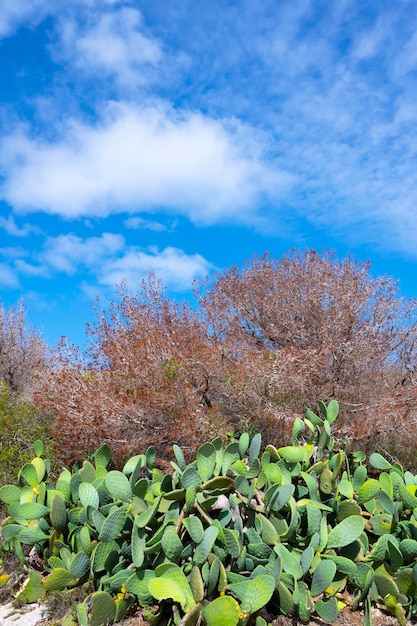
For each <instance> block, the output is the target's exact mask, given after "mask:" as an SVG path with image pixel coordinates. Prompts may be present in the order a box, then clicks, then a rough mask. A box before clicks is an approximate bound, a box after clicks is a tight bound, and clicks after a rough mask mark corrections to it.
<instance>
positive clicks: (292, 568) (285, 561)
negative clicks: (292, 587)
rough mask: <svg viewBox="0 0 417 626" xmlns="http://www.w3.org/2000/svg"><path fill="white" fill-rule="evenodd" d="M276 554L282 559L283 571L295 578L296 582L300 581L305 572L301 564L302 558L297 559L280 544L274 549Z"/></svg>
mask: <svg viewBox="0 0 417 626" xmlns="http://www.w3.org/2000/svg"><path fill="white" fill-rule="evenodd" d="M274 552H276V554H278V556H280V557H281V560H282V569H283V570H284V572H286V573H287V574H290V576H293V577H294V578H295V579H296V580H299V579H300V578H301V577H302V575H303V570H302V567H301V563H300V558H301V556H300V558H297V556H295V555H294V554H293V553H292V552H291V551H290V550H289V549H288V548H287V547H286V546H284V544H282V543H279V544H278V545H276V546H275V547H274Z"/></svg>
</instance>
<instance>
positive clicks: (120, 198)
mask: <svg viewBox="0 0 417 626" xmlns="http://www.w3.org/2000/svg"><path fill="white" fill-rule="evenodd" d="M0 162H1V165H2V169H3V171H4V172H5V174H6V179H5V183H4V185H3V197H4V198H5V199H6V200H7V201H8V202H9V203H10V204H12V205H13V206H14V207H15V208H17V209H20V210H25V211H31V210H43V211H46V212H48V213H54V214H58V215H61V216H63V217H66V218H76V217H81V216H93V215H96V216H105V215H109V214H111V213H115V212H120V211H132V212H133V211H134V212H137V211H138V210H142V211H143V210H145V211H146V210H148V211H152V210H154V209H155V208H158V209H162V210H167V211H171V212H176V213H181V214H183V215H186V216H187V217H189V218H190V219H191V220H192V221H193V222H195V223H201V224H209V223H216V222H218V221H221V220H224V219H230V218H233V219H236V220H239V221H245V220H247V219H250V217H252V216H253V214H254V213H255V211H256V208H257V205H258V203H260V202H262V200H263V199H265V198H266V197H276V196H277V195H278V194H279V192H280V191H282V190H283V189H286V188H287V187H288V186H289V185H290V184H291V183H292V181H293V179H292V177H290V176H289V175H288V174H286V173H285V172H282V171H278V170H277V169H274V168H273V167H271V166H269V165H268V163H267V162H266V161H265V160H263V158H262V155H261V146H260V145H259V143H258V141H257V140H256V138H255V137H254V136H253V133H250V132H248V130H246V129H245V128H244V127H242V126H241V125H239V124H237V123H236V124H234V126H230V125H229V126H226V124H225V123H222V122H220V121H215V120H213V119H211V118H209V117H206V116H204V115H202V114H200V113H196V112H190V111H183V112H176V111H174V110H172V109H171V108H168V107H167V106H164V105H163V104H162V103H158V104H155V105H154V106H153V107H149V106H148V107H134V106H132V105H127V104H125V105H123V104H111V105H109V106H108V107H107V109H106V110H105V112H104V114H103V117H102V120H101V123H99V124H97V125H96V126H87V125H83V124H81V123H79V122H76V121H72V122H71V123H69V124H68V126H67V127H66V129H65V131H64V133H63V136H62V138H61V140H57V141H56V142H51V143H47V142H46V141H42V140H39V139H37V138H34V139H32V138H30V137H29V136H28V134H27V133H26V132H25V130H23V129H20V130H17V131H16V132H15V133H13V134H11V135H9V136H8V137H7V138H5V139H4V141H3V142H2V145H1V149H0Z"/></svg>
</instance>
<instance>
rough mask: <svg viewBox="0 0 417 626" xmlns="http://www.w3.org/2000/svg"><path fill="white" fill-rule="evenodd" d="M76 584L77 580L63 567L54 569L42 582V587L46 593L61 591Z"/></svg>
mask: <svg viewBox="0 0 417 626" xmlns="http://www.w3.org/2000/svg"><path fill="white" fill-rule="evenodd" d="M76 582H77V579H76V577H75V576H73V575H72V574H71V572H69V571H68V570H67V569H64V568H63V567H56V568H55V569H54V570H53V571H52V572H51V573H50V574H49V575H48V576H46V577H45V578H44V579H43V580H42V585H43V588H44V589H46V590H47V591H61V590H62V589H65V588H66V587H71V586H72V585H74V584H75V583H76Z"/></svg>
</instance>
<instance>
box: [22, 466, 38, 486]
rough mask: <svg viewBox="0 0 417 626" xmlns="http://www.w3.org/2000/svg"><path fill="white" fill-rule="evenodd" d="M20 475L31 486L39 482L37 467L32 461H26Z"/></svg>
mask: <svg viewBox="0 0 417 626" xmlns="http://www.w3.org/2000/svg"><path fill="white" fill-rule="evenodd" d="M19 477H22V478H23V479H24V481H25V482H26V483H27V484H28V485H29V487H32V488H33V487H36V486H37V485H38V483H39V481H38V475H37V473H36V468H35V466H34V465H32V463H26V464H25V465H24V466H23V467H22V469H21V470H20V472H19Z"/></svg>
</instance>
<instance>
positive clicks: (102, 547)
mask: <svg viewBox="0 0 417 626" xmlns="http://www.w3.org/2000/svg"><path fill="white" fill-rule="evenodd" d="M119 550H120V548H119V545H118V544H117V543H116V541H114V540H113V541H100V542H99V543H98V544H97V545H96V546H95V548H94V550H93V553H92V555H91V569H92V571H93V572H94V573H97V572H102V571H103V570H105V569H106V561H107V559H108V558H109V556H110V554H111V553H112V552H117V553H118V552H119Z"/></svg>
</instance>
